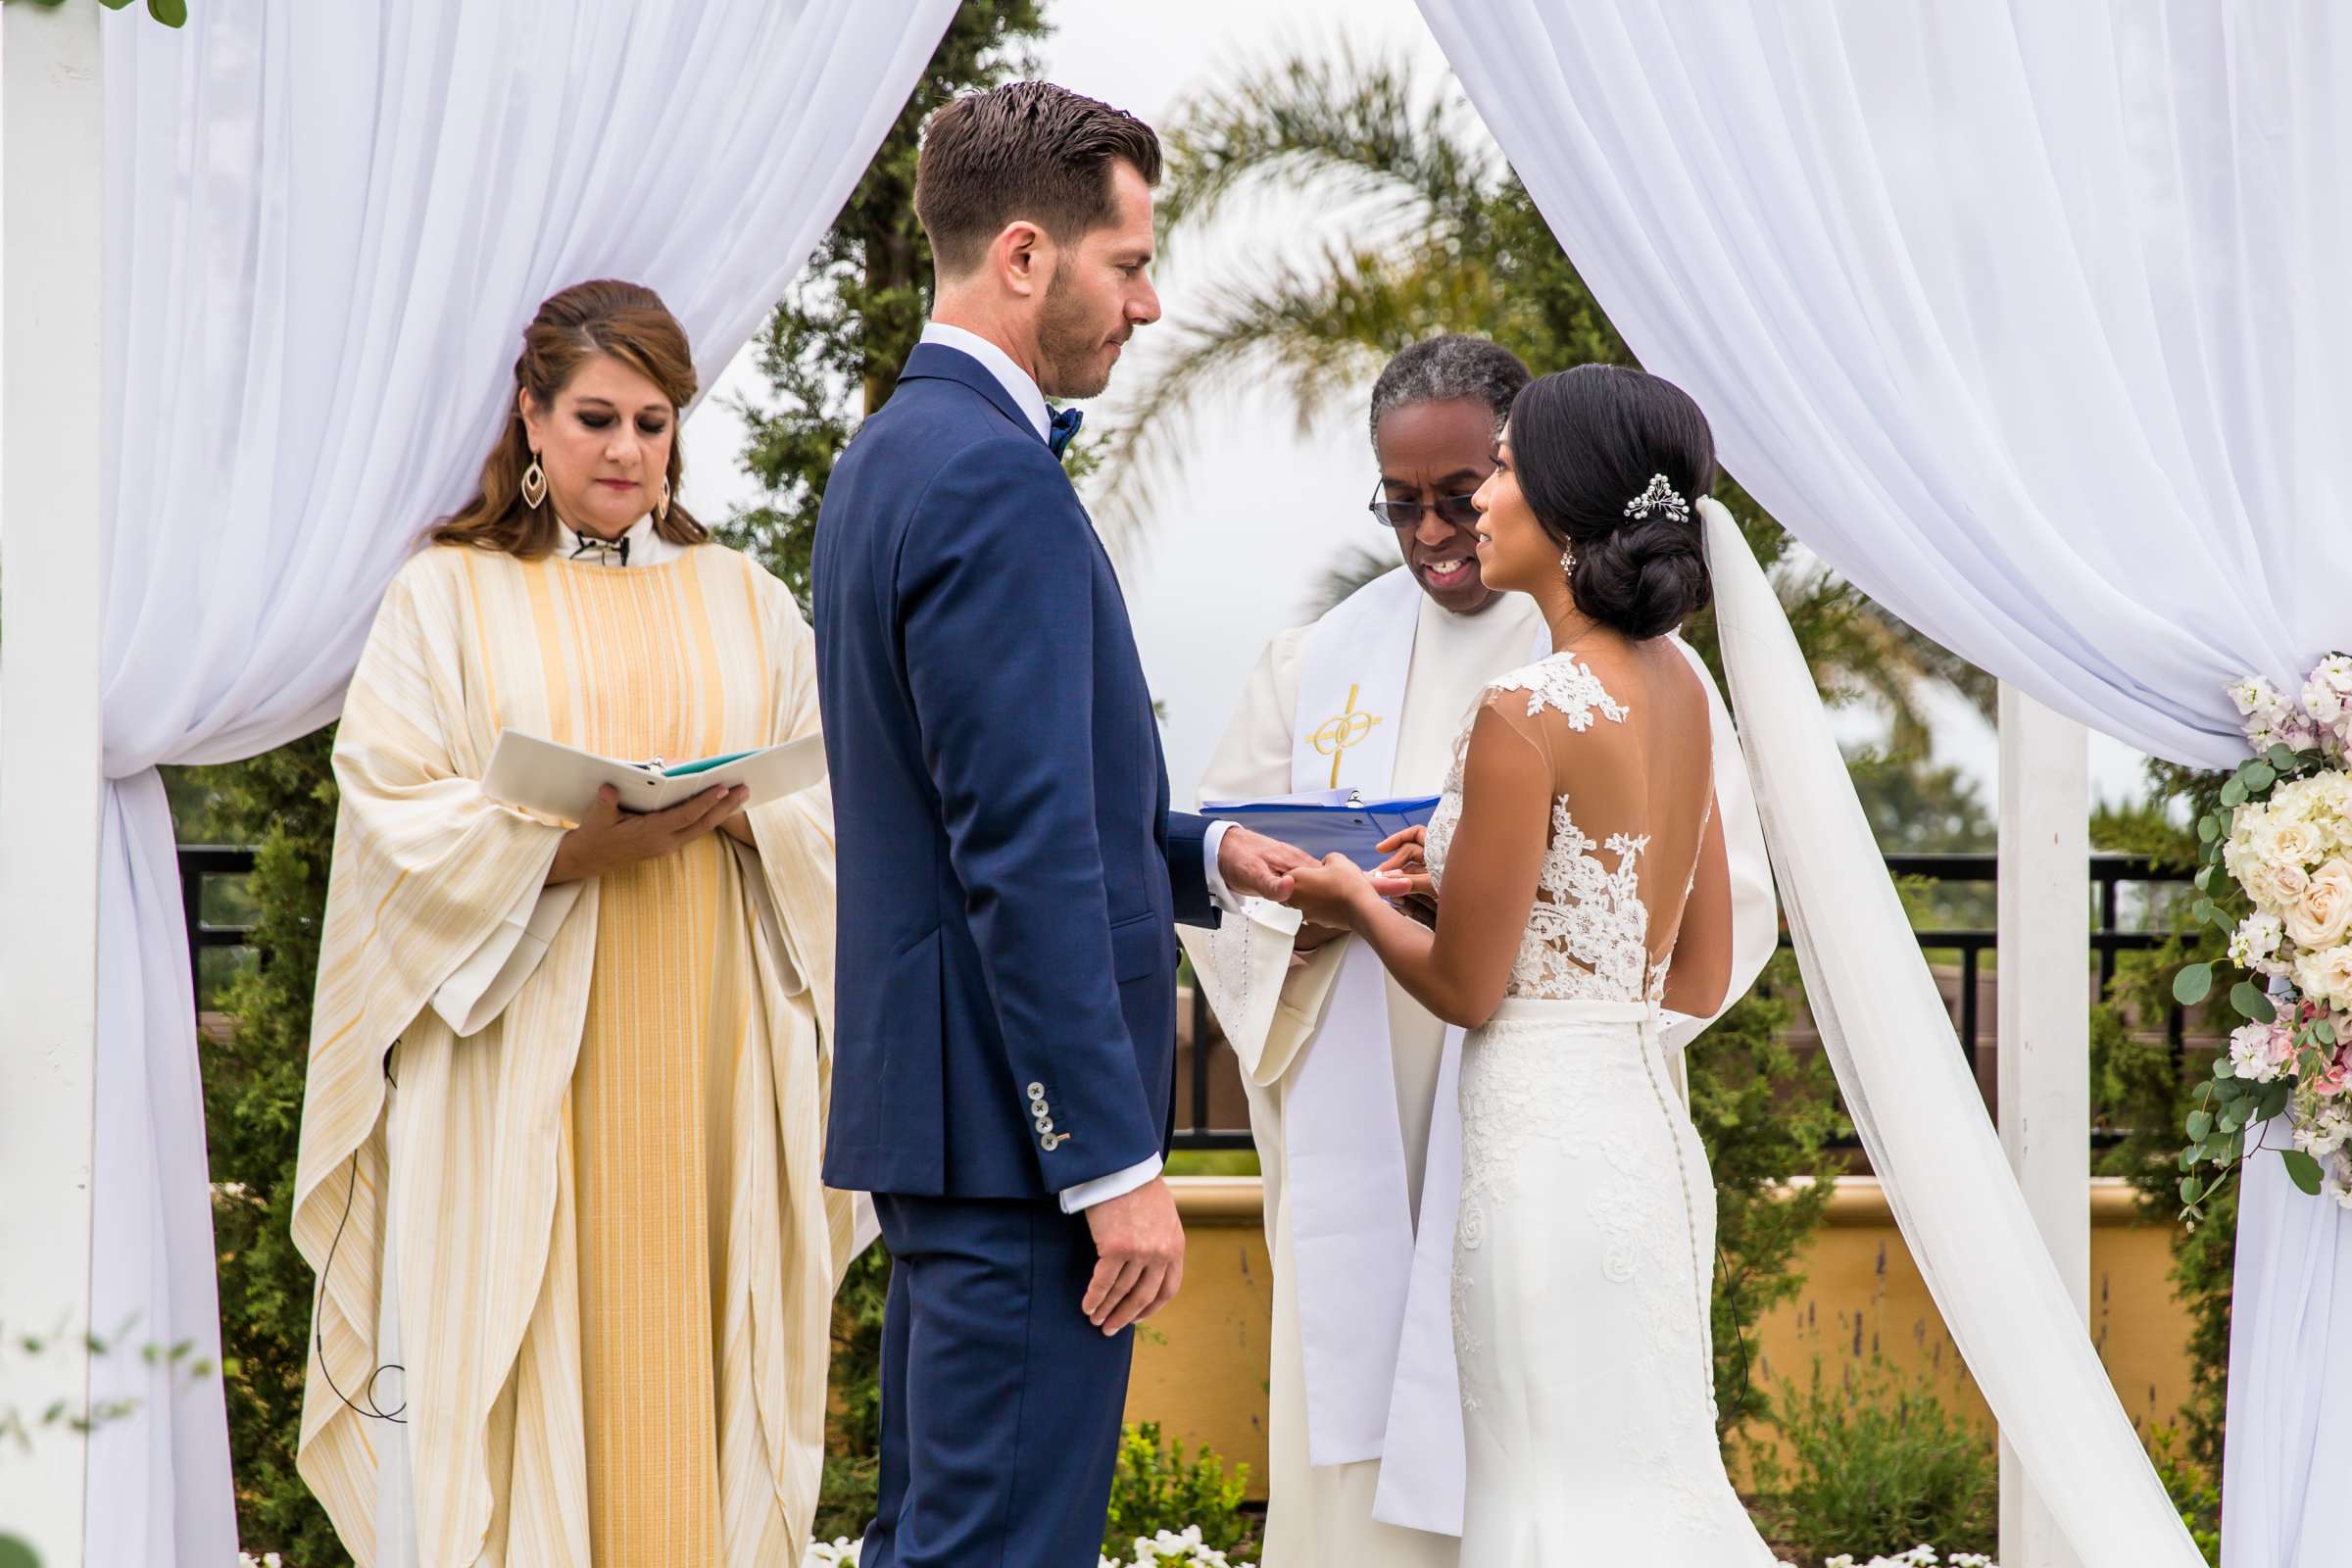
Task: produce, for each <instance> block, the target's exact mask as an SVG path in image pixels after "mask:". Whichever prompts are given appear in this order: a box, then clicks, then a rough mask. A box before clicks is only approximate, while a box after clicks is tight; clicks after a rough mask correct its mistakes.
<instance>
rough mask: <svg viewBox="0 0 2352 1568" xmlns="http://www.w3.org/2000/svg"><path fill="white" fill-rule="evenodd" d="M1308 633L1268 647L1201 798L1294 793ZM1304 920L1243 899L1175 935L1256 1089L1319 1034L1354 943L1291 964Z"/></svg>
mask: <svg viewBox="0 0 2352 1568" xmlns="http://www.w3.org/2000/svg"><path fill="white" fill-rule="evenodd" d="M1310 629H1311V628H1307V627H1299V628H1296V629H1294V630H1291V631H1286V632H1283V633H1281V634H1280V635H1279V636H1277V637H1276V638H1275V639H1274V640H1273V641H1272V642H1270V643H1268V644H1267V645H1266V651H1265V654H1264V655H1263V657H1261V658H1260V659H1259V660H1258V662H1257V668H1256V669H1255V670H1254V671H1252V672H1251V674H1250V684H1249V685H1248V686H1246V687H1244V688H1243V691H1242V699H1241V702H1240V704H1239V705H1238V706H1237V707H1236V708H1235V710H1234V714H1233V721H1232V722H1231V723H1230V724H1229V725H1227V726H1226V730H1225V738H1224V739H1223V740H1222V741H1220V742H1219V743H1218V745H1217V750H1216V753H1215V755H1214V756H1213V757H1211V758H1210V760H1209V763H1208V768H1207V770H1206V771H1205V772H1203V773H1202V774H1201V799H1202V800H1204V801H1212V800H1248V799H1251V798H1254V797H1257V796H1264V795H1285V794H1288V793H1290V789H1291V783H1292V779H1291V753H1292V749H1293V734H1294V731H1295V730H1296V728H1297V722H1298V711H1299V665H1300V662H1301V660H1302V658H1303V656H1304V653H1305V648H1306V637H1307V633H1308V631H1309V630H1310ZM1298 933H1299V911H1298V910H1296V909H1292V908H1286V907H1283V906H1282V905H1279V904H1274V903H1271V902H1269V901H1267V900H1265V899H1245V900H1244V901H1243V902H1242V908H1241V912H1240V914H1239V915H1238V916H1237V917H1235V918H1231V919H1228V920H1226V921H1225V923H1224V924H1223V925H1222V926H1220V927H1219V928H1218V929H1216V930H1214V931H1206V930H1195V929H1184V930H1180V931H1178V932H1177V938H1178V940H1180V941H1181V942H1182V943H1183V944H1184V951H1185V952H1186V954H1187V955H1189V956H1191V958H1192V960H1193V971H1194V973H1195V974H1196V975H1198V976H1199V977H1200V982H1201V987H1202V989H1203V990H1204V991H1205V993H1206V994H1207V997H1208V1005H1209V1010H1210V1011H1212V1012H1214V1013H1215V1014H1216V1016H1217V1022H1218V1024H1219V1026H1220V1027H1222V1028H1223V1029H1224V1031H1225V1038H1226V1040H1227V1041H1228V1042H1229V1043H1230V1044H1231V1045H1232V1047H1233V1051H1234V1055H1235V1056H1236V1057H1237V1058H1238V1059H1239V1060H1240V1062H1241V1065H1242V1071H1243V1072H1244V1073H1246V1074H1247V1075H1248V1076H1249V1077H1250V1081H1252V1082H1253V1083H1257V1084H1260V1085H1266V1084H1272V1083H1274V1082H1276V1081H1277V1080H1279V1079H1280V1078H1281V1077H1282V1076H1283V1074H1284V1073H1286V1072H1288V1071H1289V1070H1290V1065H1291V1063H1292V1061H1293V1060H1295V1059H1296V1058H1297V1056H1298V1054H1299V1046H1301V1045H1302V1044H1304V1043H1305V1042H1306V1040H1307V1038H1308V1037H1309V1036H1311V1035H1312V1034H1313V1033H1314V1032H1315V1028H1316V1026H1317V1024H1318V1023H1320V1022H1321V1020H1322V1016H1323V1007H1324V1005H1325V1003H1327V1002H1328V1001H1329V1000H1330V998H1331V987H1332V982H1333V980H1334V979H1336V978H1337V976H1338V974H1339V970H1340V960H1341V957H1342V956H1343V955H1344V954H1345V953H1346V951H1347V946H1348V940H1349V939H1348V938H1346V937H1340V938H1336V939H1334V940H1332V941H1330V942H1327V943H1325V944H1324V945H1323V946H1322V947H1321V948H1320V949H1318V950H1317V951H1316V952H1315V953H1313V954H1312V955H1310V956H1308V958H1307V960H1306V961H1305V962H1304V963H1303V964H1300V965H1298V966H1297V967H1293V965H1292V963H1291V955H1292V952H1293V946H1294V941H1295V939H1296V937H1297V936H1298Z"/></svg>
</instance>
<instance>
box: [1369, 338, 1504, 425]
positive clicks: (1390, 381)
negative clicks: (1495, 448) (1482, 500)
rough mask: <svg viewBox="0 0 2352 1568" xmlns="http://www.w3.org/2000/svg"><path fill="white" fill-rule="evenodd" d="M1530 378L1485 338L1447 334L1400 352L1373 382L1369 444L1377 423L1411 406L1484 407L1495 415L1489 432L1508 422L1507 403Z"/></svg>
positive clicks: (1500, 348)
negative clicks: (1493, 425)
mask: <svg viewBox="0 0 2352 1568" xmlns="http://www.w3.org/2000/svg"><path fill="white" fill-rule="evenodd" d="M1530 379H1531V377H1530V376H1529V374H1528V368H1527V367H1526V366H1525V365H1522V364H1521V363H1520V362H1519V356H1518V355H1516V354H1513V353H1512V352H1511V351H1510V350H1509V349H1506V348H1504V347H1503V346H1502V345H1501V344H1499V343H1496V342H1495V341H1493V340H1492V339H1489V338H1483V337H1471V336H1469V335H1467V334H1466V333H1461V332H1447V333H1446V334H1445V335H1443V336H1441V337H1432V338H1424V339H1422V340H1421V341H1420V342H1418V343H1415V344H1413V345H1412V346H1411V347H1409V348H1406V349H1404V350H1402V351H1400V352H1399V353H1398V354H1397V357H1396V358H1395V359H1393V360H1391V361H1389V363H1388V366H1387V368H1384V369H1383V370H1382V371H1381V372H1380V379H1379V380H1377V381H1375V382H1373V383H1372V444H1373V446H1374V447H1375V448H1377V447H1378V446H1379V445H1380V421H1381V420H1382V419H1384V418H1386V417H1388V416H1389V415H1390V414H1392V413H1394V412H1395V411H1397V409H1402V408H1409V407H1411V406H1412V405H1413V404H1416V403H1455V402H1465V403H1483V404H1485V405H1486V406H1487V407H1488V408H1490V409H1492V410H1494V411H1495V434H1496V435H1500V434H1501V433H1502V425H1503V421H1504V420H1505V419H1507V418H1509V417H1510V414H1511V400H1512V399H1513V398H1515V397H1517V396H1518V395H1519V389H1520V388H1521V387H1523V386H1525V385H1527V383H1528V381H1529V380H1530Z"/></svg>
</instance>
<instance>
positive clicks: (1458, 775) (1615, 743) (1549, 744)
mask: <svg viewBox="0 0 2352 1568" xmlns="http://www.w3.org/2000/svg"><path fill="white" fill-rule="evenodd" d="M1635 658H1636V660H1637V661H1639V664H1638V666H1637V667H1636V669H1635V670H1633V671H1632V679H1633V681H1634V682H1635V683H1636V684H1638V685H1639V686H1641V687H1642V688H1644V689H1645V691H1660V690H1663V691H1666V692H1679V691H1681V690H1682V689H1683V688H1688V691H1687V693H1686V694H1685V695H1686V696H1687V699H1688V700H1683V701H1667V702H1663V703H1655V704H1653V703H1649V702H1637V703H1628V702H1622V701H1620V700H1619V699H1618V697H1617V696H1615V695H1613V694H1612V693H1611V692H1610V691H1609V689H1608V687H1607V686H1605V685H1604V684H1603V683H1602V681H1601V679H1600V677H1599V676H1598V675H1597V674H1595V673H1594V671H1593V667H1592V666H1591V665H1590V664H1589V663H1587V662H1584V661H1582V660H1580V659H1578V658H1576V657H1575V656H1573V655H1567V654H1555V655H1553V656H1552V657H1551V658H1549V659H1546V660H1544V661H1543V662H1540V663H1535V664H1531V665H1528V666H1527V667H1526V668H1524V669H1520V670H1515V671H1513V672H1512V673H1511V674H1509V675H1506V676H1503V677H1502V678H1501V679H1499V680H1496V681H1494V682H1491V683H1490V684H1489V685H1488V687H1487V689H1486V692H1485V694H1484V695H1483V696H1482V698H1481V699H1480V701H1479V704H1478V706H1477V707H1476V708H1475V709H1474V710H1473V711H1472V712H1471V715H1470V718H1469V720H1468V722H1466V723H1465V724H1464V725H1463V728H1462V732H1461V735H1460V737H1459V739H1458V740H1457V741H1456V742H1455V746H1454V762H1453V770H1452V772H1451V774H1450V775H1449V776H1448V777H1447V779H1446V794H1445V799H1444V800H1443V801H1442V802H1441V803H1440V805H1439V807H1438V810H1437V813H1436V815H1435V816H1434V817H1433V818H1432V819H1431V821H1430V824H1429V834H1428V861H1429V866H1430V870H1431V873H1432V875H1433V876H1434V877H1436V878H1437V879H1438V881H1439V883H1440V885H1441V891H1443V886H1444V880H1445V877H1446V858H1447V852H1448V851H1449V850H1450V849H1451V848H1452V844H1453V838H1454V833H1455V830H1456V828H1457V827H1458V826H1459V823H1460V820H1461V812H1462V806H1463V798H1464V794H1465V788H1466V785H1467V784H1468V783H1470V782H1471V780H1470V779H1469V777H1468V775H1470V774H1472V773H1474V772H1475V771H1476V761H1475V759H1476V756H1477V754H1478V753H1479V752H1481V751H1483V750H1485V749H1487V748H1499V747H1503V746H1514V745H1515V746H1522V747H1527V748H1532V749H1533V751H1534V752H1535V754H1536V755H1537V756H1539V757H1540V758H1541V759H1542V760H1543V773H1544V778H1545V779H1546V781H1547V785H1548V790H1549V795H1550V803H1549V804H1550V811H1549V828H1548V832H1547V836H1546V840H1545V844H1544V857H1543V863H1542V867H1541V870H1540V872H1539V874H1538V876H1537V880H1536V888H1535V902H1534V905H1533V907H1532V908H1531V909H1530V910H1529V914H1528V919H1527V926H1526V929H1525V931H1524V932H1523V933H1522V935H1521V938H1520V943H1519V950H1518V956H1517V957H1516V958H1515V959H1514V961H1513V963H1512V966H1511V976H1510V981H1509V984H1508V987H1507V988H1506V993H1505V994H1506V995H1508V996H1511V997H1517V998H1527V999H1540V1000H1545V1001H1558V1002H1579V1001H1590V1002H1637V1003H1638V1002H1649V1003H1653V1004H1654V1003H1657V1002H1659V1001H1661V1000H1662V998H1663V996H1664V994H1665V989H1666V983H1667V976H1668V973H1669V967H1670V963H1671V960H1672V957H1673V948H1674V941H1675V936H1676V933H1677V931H1678V930H1679V928H1680V925H1681V921H1682V913H1683V907H1684V904H1685V901H1686V900H1687V899H1688V897H1689V895H1690V892H1691V881H1692V878H1693V876H1694V875H1695V873H1696V869H1697V864H1698V854H1699V846H1700V843H1701V841H1702V839H1703V838H1704V835H1705V831H1706V826H1707V821H1706V813H1707V811H1708V810H1709V809H1710V807H1711V802H1712V799H1713V796H1712V786H1711V773H1710V762H1711V759H1710V755H1709V747H1710V745H1711V738H1710V730H1709V719H1708V712H1707V706H1706V702H1705V697H1704V693H1703V690H1701V689H1700V688H1699V687H1698V686H1697V684H1696V682H1695V680H1694V679H1693V677H1692V676H1691V670H1690V668H1689V666H1688V665H1687V664H1686V663H1685V662H1684V661H1683V660H1682V658H1681V656H1680V655H1678V654H1676V653H1674V652H1673V651H1672V650H1671V649H1668V648H1666V647H1664V646H1663V645H1662V644H1660V645H1654V646H1652V647H1650V648H1648V649H1637V650H1636V651H1635ZM1668 683H1671V684H1668ZM1620 684H1624V682H1623V681H1621V682H1620ZM1520 771H1522V772H1524V771H1525V770H1520ZM1508 805H1509V803H1506V802H1499V801H1498V802H1486V801H1482V802H1481V809H1507V808H1508ZM1453 891H1454V892H1455V893H1456V894H1467V895H1468V896H1470V897H1478V896H1479V892H1478V890H1476V889H1463V888H1461V887H1460V886H1458V884H1457V886H1456V887H1455V888H1454V890H1453Z"/></svg>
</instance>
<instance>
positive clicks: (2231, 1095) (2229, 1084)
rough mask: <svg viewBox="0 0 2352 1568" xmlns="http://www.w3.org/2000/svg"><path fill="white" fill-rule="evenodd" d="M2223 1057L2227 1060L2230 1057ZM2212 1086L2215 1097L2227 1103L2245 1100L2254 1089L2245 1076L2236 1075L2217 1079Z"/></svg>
mask: <svg viewBox="0 0 2352 1568" xmlns="http://www.w3.org/2000/svg"><path fill="white" fill-rule="evenodd" d="M2222 1059H2223V1060H2224V1061H2225V1062H2226V1061H2228V1060H2229V1057H2227V1056H2225V1057H2223V1058H2222ZM2212 1088H2213V1098H2214V1099H2216V1100H2218V1101H2220V1102H2221V1103H2223V1104H2225V1105H2227V1104H2228V1103H2229V1102H2231V1101H2232V1100H2243V1099H2245V1098H2246V1096H2247V1095H2249V1094H2251V1093H2253V1091H2254V1086H2253V1085H2252V1084H2250V1083H2248V1082H2246V1080H2244V1079H2243V1078H2239V1077H2235V1076H2231V1077H2229V1078H2222V1079H2217V1080H2216V1081H2215V1082H2214V1084H2213V1086H2212Z"/></svg>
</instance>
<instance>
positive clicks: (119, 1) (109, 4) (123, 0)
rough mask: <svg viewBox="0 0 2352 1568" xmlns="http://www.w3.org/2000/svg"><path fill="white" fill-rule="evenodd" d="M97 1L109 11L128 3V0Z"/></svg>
mask: <svg viewBox="0 0 2352 1568" xmlns="http://www.w3.org/2000/svg"><path fill="white" fill-rule="evenodd" d="M98 3H99V4H100V5H102V6H104V7H106V9H107V10H109V11H120V10H122V9H123V7H124V6H126V5H129V4H130V0H98Z"/></svg>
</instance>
